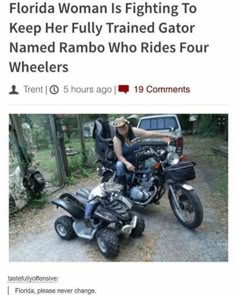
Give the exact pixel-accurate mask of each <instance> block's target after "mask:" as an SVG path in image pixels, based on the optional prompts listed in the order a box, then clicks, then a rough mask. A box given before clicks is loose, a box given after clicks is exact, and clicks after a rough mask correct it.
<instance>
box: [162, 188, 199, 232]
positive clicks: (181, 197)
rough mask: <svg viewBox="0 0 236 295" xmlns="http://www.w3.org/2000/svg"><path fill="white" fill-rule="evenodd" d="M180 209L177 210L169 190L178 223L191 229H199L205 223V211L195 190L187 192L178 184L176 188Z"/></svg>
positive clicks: (171, 204)
mask: <svg viewBox="0 0 236 295" xmlns="http://www.w3.org/2000/svg"><path fill="white" fill-rule="evenodd" d="M174 190H175V195H176V199H177V201H178V205H179V208H177V206H176V204H175V201H174V198H173V196H172V192H171V190H169V193H168V194H169V201H170V206H171V209H172V210H173V212H174V214H175V216H176V218H177V219H178V221H179V222H180V223H181V224H182V225H184V226H185V227H187V228H189V229H194V228H197V227H199V226H200V225H201V223H202V221H203V209H202V204H201V201H200V199H199V197H198V195H197V193H196V192H195V191H194V190H191V191H189V190H186V189H184V188H183V187H182V186H180V185H178V184H176V185H175V187H174Z"/></svg>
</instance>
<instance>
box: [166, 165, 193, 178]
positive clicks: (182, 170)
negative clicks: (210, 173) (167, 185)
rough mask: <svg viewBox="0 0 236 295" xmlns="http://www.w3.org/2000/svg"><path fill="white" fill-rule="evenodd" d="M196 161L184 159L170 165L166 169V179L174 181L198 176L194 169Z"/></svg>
mask: <svg viewBox="0 0 236 295" xmlns="http://www.w3.org/2000/svg"><path fill="white" fill-rule="evenodd" d="M194 166H195V163H193V162H191V161H182V162H180V163H178V164H177V165H173V166H170V167H168V168H166V170H165V172H164V173H165V178H166V180H168V179H171V180H173V181H174V182H184V181H186V180H192V179H194V178H195V177H196V174H195V170H194Z"/></svg>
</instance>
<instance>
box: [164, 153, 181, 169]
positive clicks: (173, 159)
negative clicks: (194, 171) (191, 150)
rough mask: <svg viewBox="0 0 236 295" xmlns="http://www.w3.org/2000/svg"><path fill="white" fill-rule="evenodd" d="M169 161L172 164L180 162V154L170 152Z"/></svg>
mask: <svg viewBox="0 0 236 295" xmlns="http://www.w3.org/2000/svg"><path fill="white" fill-rule="evenodd" d="M167 161H168V163H169V165H170V166H172V165H176V164H178V163H179V155H178V154H177V153H169V154H168V155H167Z"/></svg>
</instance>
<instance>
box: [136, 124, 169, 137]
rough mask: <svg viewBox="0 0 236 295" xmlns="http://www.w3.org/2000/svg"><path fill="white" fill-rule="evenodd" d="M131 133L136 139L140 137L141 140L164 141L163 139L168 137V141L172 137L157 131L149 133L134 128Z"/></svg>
mask: <svg viewBox="0 0 236 295" xmlns="http://www.w3.org/2000/svg"><path fill="white" fill-rule="evenodd" d="M133 132H134V134H135V136H136V137H141V138H150V137H154V138H155V137H163V139H165V137H168V140H169V139H170V138H171V137H172V136H171V135H170V134H167V133H160V132H158V131H149V130H144V129H141V128H136V127H133Z"/></svg>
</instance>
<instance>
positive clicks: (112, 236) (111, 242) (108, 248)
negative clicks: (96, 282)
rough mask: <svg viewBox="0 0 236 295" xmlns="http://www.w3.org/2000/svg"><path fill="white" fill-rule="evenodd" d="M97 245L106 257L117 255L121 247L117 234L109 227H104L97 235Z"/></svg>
mask: <svg viewBox="0 0 236 295" xmlns="http://www.w3.org/2000/svg"><path fill="white" fill-rule="evenodd" d="M96 239H97V245H98V248H99V250H100V251H101V252H102V254H103V255H104V256H106V257H110V258H112V257H116V256H117V255H118V253H119V249H120V241H119V238H118V236H117V234H116V233H115V232H114V231H113V230H111V229H109V228H102V229H101V230H99V231H98V233H97V235H96Z"/></svg>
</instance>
